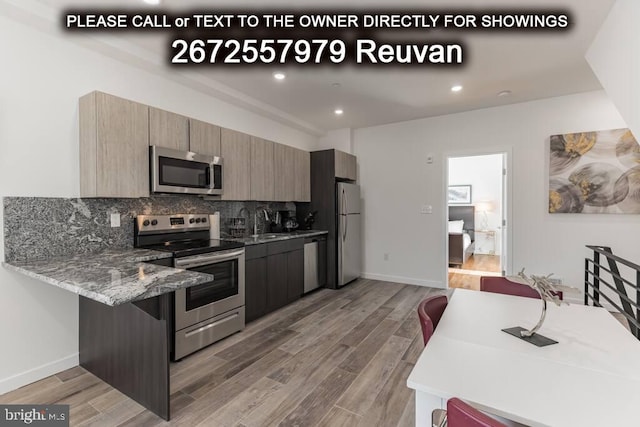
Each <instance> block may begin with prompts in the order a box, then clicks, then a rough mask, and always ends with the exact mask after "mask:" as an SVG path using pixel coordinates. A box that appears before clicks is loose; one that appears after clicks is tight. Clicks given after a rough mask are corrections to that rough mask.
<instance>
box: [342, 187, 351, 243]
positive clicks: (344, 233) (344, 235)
mask: <svg viewBox="0 0 640 427" xmlns="http://www.w3.org/2000/svg"><path fill="white" fill-rule="evenodd" d="M342 214H343V215H344V230H343V231H342V241H343V242H344V241H346V240H347V227H348V226H349V215H347V214H348V212H347V194H346V193H345V191H344V188H343V189H342Z"/></svg>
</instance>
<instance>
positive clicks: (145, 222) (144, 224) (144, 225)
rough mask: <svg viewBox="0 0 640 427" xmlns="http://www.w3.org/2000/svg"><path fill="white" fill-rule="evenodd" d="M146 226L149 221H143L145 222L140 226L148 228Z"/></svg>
mask: <svg viewBox="0 0 640 427" xmlns="http://www.w3.org/2000/svg"><path fill="white" fill-rule="evenodd" d="M148 225H149V220H148V219H145V220H144V222H143V223H142V226H143V227H146V226H148Z"/></svg>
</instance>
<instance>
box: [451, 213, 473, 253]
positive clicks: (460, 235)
mask: <svg viewBox="0 0 640 427" xmlns="http://www.w3.org/2000/svg"><path fill="white" fill-rule="evenodd" d="M452 221H453V222H455V223H452ZM459 221H462V223H460V222H459ZM474 232H475V207H474V206H449V265H454V266H462V264H464V263H465V262H466V261H467V259H469V257H470V256H471V255H473V250H474V248H475V233H474Z"/></svg>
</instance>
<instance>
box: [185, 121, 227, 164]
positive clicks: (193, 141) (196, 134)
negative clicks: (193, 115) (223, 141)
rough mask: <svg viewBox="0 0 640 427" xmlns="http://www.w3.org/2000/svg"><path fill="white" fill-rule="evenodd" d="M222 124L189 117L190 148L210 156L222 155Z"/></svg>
mask: <svg viewBox="0 0 640 427" xmlns="http://www.w3.org/2000/svg"><path fill="white" fill-rule="evenodd" d="M220 133H221V130H220V126H216V125H212V124H210V123H205V122H202V121H200V120H196V119H189V150H190V151H193V152H195V153H198V154H206V155H208V156H220V155H221V154H220V153H221V151H220Z"/></svg>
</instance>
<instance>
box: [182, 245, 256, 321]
mask: <svg viewBox="0 0 640 427" xmlns="http://www.w3.org/2000/svg"><path fill="white" fill-rule="evenodd" d="M174 266H175V267H176V268H183V269H186V270H191V271H199V272H202V273H207V274H211V275H213V277H214V279H213V281H211V282H208V283H203V284H201V285H195V286H191V287H189V288H184V289H180V290H178V291H176V298H175V304H176V307H175V313H176V316H175V322H176V330H180V329H183V328H186V327H189V326H192V325H195V324H197V323H200V322H202V321H205V320H207V319H210V318H212V317H215V316H218V315H220V314H222V313H225V312H227V311H230V310H233V309H237V308H238V307H242V306H244V249H232V250H228V251H219V252H214V253H210V254H204V255H197V256H193V257H185V258H177V259H176V260H175V262H174Z"/></svg>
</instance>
